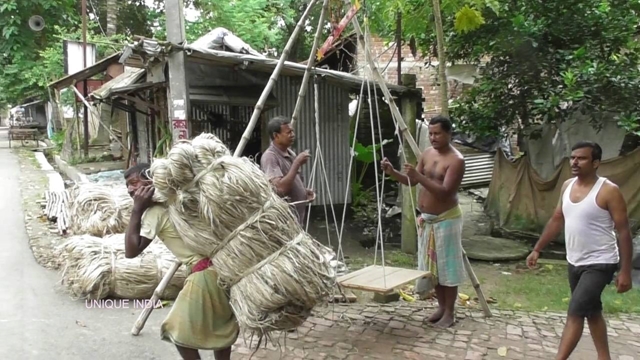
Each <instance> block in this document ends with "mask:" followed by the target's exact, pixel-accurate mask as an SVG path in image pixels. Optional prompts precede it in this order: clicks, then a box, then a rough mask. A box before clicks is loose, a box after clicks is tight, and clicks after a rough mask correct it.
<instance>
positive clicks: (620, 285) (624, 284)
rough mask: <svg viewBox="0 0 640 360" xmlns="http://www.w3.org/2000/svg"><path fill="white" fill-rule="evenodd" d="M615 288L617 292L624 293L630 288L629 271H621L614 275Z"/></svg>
mask: <svg viewBox="0 0 640 360" xmlns="http://www.w3.org/2000/svg"><path fill="white" fill-rule="evenodd" d="M616 288H617V289H618V294H622V293H626V292H627V291H629V290H631V271H621V272H619V273H618V276H617V277H616Z"/></svg>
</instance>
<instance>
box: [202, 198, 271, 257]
mask: <svg viewBox="0 0 640 360" xmlns="http://www.w3.org/2000/svg"><path fill="white" fill-rule="evenodd" d="M272 205H273V201H271V199H269V200H267V201H266V202H265V203H264V205H262V207H261V208H260V209H259V210H258V211H256V212H255V213H254V214H253V215H251V217H250V218H248V219H247V221H245V222H243V223H242V224H241V225H240V226H238V227H237V228H236V229H235V230H233V231H232V232H230V233H229V235H227V237H226V238H224V240H222V241H221V242H220V244H218V246H216V248H215V249H213V251H212V252H211V253H210V254H209V259H213V257H214V256H216V254H217V253H218V251H220V250H221V249H222V248H224V247H225V246H227V244H228V243H229V241H231V240H233V239H235V238H236V236H238V234H240V233H241V232H242V231H244V230H245V229H246V228H248V227H249V226H251V225H253V224H254V223H255V222H256V221H258V218H260V216H262V214H264V212H265V211H267V209H269V207H271V206H272Z"/></svg>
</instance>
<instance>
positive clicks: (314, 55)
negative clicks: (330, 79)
mask: <svg viewBox="0 0 640 360" xmlns="http://www.w3.org/2000/svg"><path fill="white" fill-rule="evenodd" d="M328 9H329V0H324V2H323V3H322V12H320V20H319V21H318V28H317V29H316V36H315V38H313V45H312V46H311V53H310V54H309V60H308V61H307V68H306V69H305V70H304V76H303V77H302V85H301V86H300V92H299V93H298V100H297V101H296V107H295V108H294V109H293V115H291V126H292V127H293V125H294V124H295V123H296V121H297V120H298V116H299V115H300V110H301V109H302V101H303V100H304V97H305V95H307V88H308V87H309V75H310V74H311V68H313V67H314V66H315V64H316V61H317V60H318V56H319V54H318V43H319V42H320V36H322V25H323V24H324V19H325V17H326V13H327V10H328ZM269 135H271V134H269Z"/></svg>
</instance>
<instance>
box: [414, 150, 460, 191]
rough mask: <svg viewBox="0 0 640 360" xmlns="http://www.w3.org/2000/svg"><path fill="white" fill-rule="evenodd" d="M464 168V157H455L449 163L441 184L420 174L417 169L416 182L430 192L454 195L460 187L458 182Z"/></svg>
mask: <svg viewBox="0 0 640 360" xmlns="http://www.w3.org/2000/svg"><path fill="white" fill-rule="evenodd" d="M464 169H465V163H464V159H460V158H456V160H455V161H454V162H453V163H452V164H451V165H449V168H448V169H447V173H446V174H445V175H444V181H443V182H442V184H438V183H437V182H436V181H434V180H431V179H429V178H428V177H426V176H424V175H422V173H421V171H418V182H419V183H420V185H422V186H424V188H425V189H426V190H427V191H429V192H430V193H431V194H435V195H436V196H438V197H443V198H446V197H451V196H454V195H455V194H456V193H457V192H458V189H459V188H460V183H461V182H462V177H463V176H464ZM416 170H417V169H416ZM420 170H421V169H420Z"/></svg>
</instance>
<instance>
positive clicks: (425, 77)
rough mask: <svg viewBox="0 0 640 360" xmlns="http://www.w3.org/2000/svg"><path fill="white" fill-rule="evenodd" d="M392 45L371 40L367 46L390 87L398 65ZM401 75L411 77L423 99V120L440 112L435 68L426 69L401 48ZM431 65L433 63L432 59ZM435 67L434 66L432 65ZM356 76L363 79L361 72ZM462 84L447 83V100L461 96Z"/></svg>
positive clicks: (424, 60)
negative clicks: (414, 80)
mask: <svg viewBox="0 0 640 360" xmlns="http://www.w3.org/2000/svg"><path fill="white" fill-rule="evenodd" d="M394 44H395V43H393V42H391V43H386V42H385V41H384V40H382V39H381V38H378V37H375V36H372V38H371V42H370V45H369V46H370V49H371V56H372V57H373V59H374V62H375V63H376V66H377V67H378V69H379V71H380V72H381V74H382V76H383V77H384V78H385V79H386V80H387V82H389V83H392V84H397V83H398V61H397V54H396V51H395V48H394ZM402 59H403V60H402V73H405V74H415V75H416V77H417V87H418V88H420V89H422V94H423V95H422V96H423V98H424V102H423V110H424V113H423V114H422V117H423V118H426V119H429V118H431V117H433V116H435V115H437V114H438V113H439V111H440V106H439V101H438V94H439V91H440V85H439V84H438V68H437V65H431V66H430V67H427V66H426V63H427V62H428V59H427V58H423V57H420V55H419V54H418V57H416V58H414V57H413V55H412V54H411V51H410V49H409V46H403V47H402ZM432 61H434V62H436V61H437V59H436V58H435V57H433V58H432ZM365 63H366V62H365V58H364V54H363V53H362V52H358V58H357V67H363V66H364V64H365ZM436 64H437V63H436ZM359 74H360V75H364V73H363V70H362V69H360V70H359ZM462 88H463V84H462V83H459V82H457V81H449V99H452V98H454V97H456V96H459V95H460V93H461V92H462Z"/></svg>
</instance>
